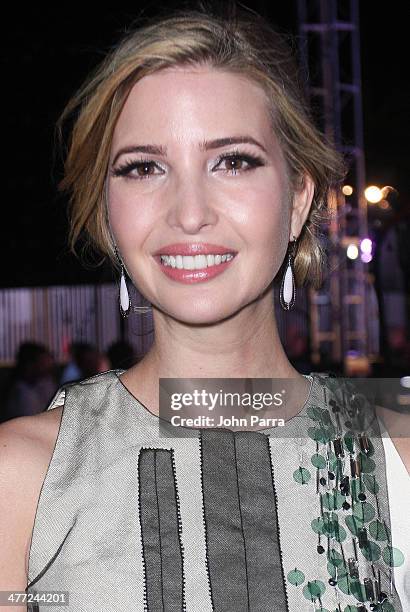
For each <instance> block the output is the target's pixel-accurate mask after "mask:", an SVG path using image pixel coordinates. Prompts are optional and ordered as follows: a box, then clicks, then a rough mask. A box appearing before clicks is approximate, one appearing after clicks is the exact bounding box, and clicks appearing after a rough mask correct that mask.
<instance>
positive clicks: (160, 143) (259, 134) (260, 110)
mask: <svg viewBox="0 0 410 612" xmlns="http://www.w3.org/2000/svg"><path fill="white" fill-rule="evenodd" d="M230 138H231V139H238V141H237V142H235V143H232V142H229V141H227V142H226V141H225V142H221V139H223V140H225V139H230ZM245 140H248V142H245ZM216 141H220V142H216ZM142 147H145V150H144V151H143V152H141V151H142V149H140V148H142ZM148 147H150V148H148ZM226 156H228V157H226ZM311 187H312V186H311V185H310V183H308V188H307V192H306V193H303V192H300V194H298V195H297V196H295V198H293V197H291V196H289V194H288V191H287V190H288V185H287V177H286V169H285V162H284V159H283V157H282V154H281V150H280V148H279V143H278V141H277V139H276V137H275V135H274V134H273V133H272V129H271V125H270V118H269V114H268V109H267V102H266V98H265V94H264V92H263V90H262V88H260V87H259V86H258V85H256V84H254V83H253V82H251V81H249V80H248V79H246V78H245V77H242V76H239V75H234V74H232V73H229V72H220V71H217V70H215V69H212V68H206V67H201V68H183V67H176V68H172V69H171V68H169V69H166V70H163V71H160V72H157V73H155V74H152V75H149V76H146V77H144V78H142V79H141V80H140V81H139V82H138V83H136V84H135V86H134V87H133V89H132V90H131V92H130V95H129V97H128V98H127V101H126V103H125V106H124V108H123V110H122V112H121V115H120V117H119V119H118V122H117V125H116V128H115V132H114V136H113V142H112V148H111V154H110V172H109V175H108V185H107V189H108V192H107V196H108V210H109V217H110V225H111V229H112V232H113V235H114V238H115V241H116V244H117V247H118V250H119V253H120V255H121V257H122V260H123V262H124V264H125V267H126V269H127V271H128V273H129V275H130V277H131V278H132V280H133V282H134V283H135V285H136V286H137V288H138V289H139V291H140V292H141V293H142V294H143V295H144V296H145V297H146V298H147V299H148V300H149V301H150V302H151V303H152V304H153V305H154V306H156V307H157V308H158V309H159V310H161V311H163V312H165V313H167V314H168V315H170V316H173V317H174V318H176V319H179V320H181V321H184V322H187V323H212V322H217V321H219V320H222V319H223V318H225V317H228V316H229V315H232V314H234V313H235V312H237V311H239V310H240V309H241V308H243V307H244V306H246V305H247V304H249V303H250V302H252V301H254V300H255V299H256V298H258V296H260V294H261V293H263V292H264V290H265V289H266V288H267V287H268V286H269V285H270V283H271V282H272V280H273V278H274V277H275V275H276V273H277V271H278V269H279V267H280V265H281V263H282V261H283V259H284V256H285V253H286V248H287V245H288V242H289V240H290V239H291V233H294V234H295V235H296V236H298V235H299V233H300V231H301V228H302V226H303V223H304V221H305V218H306V216H307V214H308V211H309V207H310V201H311V196H312V195H313V191H312V189H311ZM293 202H294V204H295V206H294V212H293V217H292V218H291V213H292V203H293ZM181 243H183V245H184V246H187V247H188V248H190V249H191V251H190V252H191V253H193V255H192V257H193V259H191V258H188V259H185V257H184V258H182V257H179V256H180V255H184V252H183V250H182V248H181V247H180V246H177V247H176V250H175V251H174V255H175V263H176V268H175V269H173V268H172V267H171V266H164V265H163V263H161V258H160V257H159V256H157V255H155V254H157V253H161V254H164V255H170V254H172V253H173V251H172V249H171V248H170V247H169V245H174V244H179V245H180V244H181ZM199 243H200V244H202V245H204V244H205V245H213V246H210V247H209V248H208V252H207V253H206V252H205V254H203V253H201V251H200V250H199V248H198V244H199ZM215 245H218V246H220V247H222V249H221V250H220V252H219V255H221V254H222V253H231V254H234V255H235V256H234V258H233V259H231V260H230V261H227V262H222V263H221V264H219V265H218V264H217V261H219V260H218V259H216V260H215V259H212V254H214V255H216V254H218V249H216V248H215ZM167 247H168V248H167ZM195 253H196V254H197V256H198V254H200V255H201V254H202V255H203V257H202V258H201V257H199V258H198V257H197V256H195ZM196 259H197V261H198V265H199V266H200V270H199V272H198V271H196V272H195V270H183V269H181V266H182V265H183V266H184V268H185V266H188V267H189V266H190V265H191V264H192V262H195V261H196ZM208 263H209V267H207V268H206V270H207V271H206V270H204V265H205V264H208ZM219 266H220V267H219ZM193 273H194V274H193Z"/></svg>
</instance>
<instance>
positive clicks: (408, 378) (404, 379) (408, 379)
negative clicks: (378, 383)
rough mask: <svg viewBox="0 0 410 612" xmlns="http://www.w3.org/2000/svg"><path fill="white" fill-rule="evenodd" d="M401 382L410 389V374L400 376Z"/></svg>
mask: <svg viewBox="0 0 410 612" xmlns="http://www.w3.org/2000/svg"><path fill="white" fill-rule="evenodd" d="M400 384H401V386H402V387H406V388H407V389H410V376H402V378H400Z"/></svg>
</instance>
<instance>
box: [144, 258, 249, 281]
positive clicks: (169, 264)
mask: <svg viewBox="0 0 410 612" xmlns="http://www.w3.org/2000/svg"><path fill="white" fill-rule="evenodd" d="M236 255H237V253H224V254H223V255H220V254H207V255H194V256H193V255H157V256H154V259H155V260H156V261H157V263H158V264H159V266H160V269H161V270H162V272H163V273H164V274H165V275H166V276H167V277H168V278H170V279H172V280H174V281H177V282H180V283H185V284H192V283H199V282H204V281H207V280H210V279H212V278H214V277H215V276H218V275H219V274H222V273H223V272H224V271H225V270H226V269H227V268H228V267H229V266H230V265H231V264H232V261H233V260H234V259H235V257H236Z"/></svg>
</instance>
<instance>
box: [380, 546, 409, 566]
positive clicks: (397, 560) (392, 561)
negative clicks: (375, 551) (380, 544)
mask: <svg viewBox="0 0 410 612" xmlns="http://www.w3.org/2000/svg"><path fill="white" fill-rule="evenodd" d="M383 559H384V561H385V562H386V563H387V565H389V566H390V567H399V566H400V565H403V563H404V555H403V553H402V552H401V550H400V549H399V548H395V547H394V546H386V548H385V549H384V550H383Z"/></svg>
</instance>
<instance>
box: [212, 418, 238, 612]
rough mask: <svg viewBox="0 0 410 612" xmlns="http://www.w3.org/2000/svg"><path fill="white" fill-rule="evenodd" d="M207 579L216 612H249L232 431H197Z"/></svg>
mask: <svg viewBox="0 0 410 612" xmlns="http://www.w3.org/2000/svg"><path fill="white" fill-rule="evenodd" d="M201 458H202V484H203V498H204V518H205V528H206V543H207V553H208V555H207V556H208V569H209V579H210V583H211V591H212V599H213V603H214V608H215V610H216V612H230V611H232V612H245V611H248V610H249V606H248V589H247V575H246V569H247V568H246V550H245V542H244V537H243V531H242V518H241V509H240V501H239V492H238V482H237V473H236V461H235V440H234V435H233V432H231V431H228V430H223V429H218V430H213V429H204V430H201Z"/></svg>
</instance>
